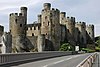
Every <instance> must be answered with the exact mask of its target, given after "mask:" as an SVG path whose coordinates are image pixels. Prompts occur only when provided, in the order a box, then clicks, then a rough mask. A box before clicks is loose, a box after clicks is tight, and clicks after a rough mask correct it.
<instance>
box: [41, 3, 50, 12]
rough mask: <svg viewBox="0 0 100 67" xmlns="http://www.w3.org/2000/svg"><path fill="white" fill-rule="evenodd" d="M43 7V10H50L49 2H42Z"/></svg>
mask: <svg viewBox="0 0 100 67" xmlns="http://www.w3.org/2000/svg"><path fill="white" fill-rule="evenodd" d="M43 6H44V9H45V10H50V9H51V4H50V3H44V5H43Z"/></svg>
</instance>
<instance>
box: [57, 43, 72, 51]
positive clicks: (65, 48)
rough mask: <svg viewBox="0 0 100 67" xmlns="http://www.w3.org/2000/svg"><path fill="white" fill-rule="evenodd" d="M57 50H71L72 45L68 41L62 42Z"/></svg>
mask: <svg viewBox="0 0 100 67" xmlns="http://www.w3.org/2000/svg"><path fill="white" fill-rule="evenodd" d="M59 50H60V51H72V46H71V45H70V44H69V43H63V44H62V45H61V47H60V49H59Z"/></svg>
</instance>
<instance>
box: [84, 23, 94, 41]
mask: <svg viewBox="0 0 100 67" xmlns="http://www.w3.org/2000/svg"><path fill="white" fill-rule="evenodd" d="M86 31H87V33H88V35H89V36H90V38H91V39H92V40H93V41H94V25H93V24H89V25H87V26H86Z"/></svg>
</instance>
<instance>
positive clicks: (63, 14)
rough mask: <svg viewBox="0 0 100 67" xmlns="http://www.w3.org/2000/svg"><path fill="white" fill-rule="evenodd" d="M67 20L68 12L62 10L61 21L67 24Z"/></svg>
mask: <svg viewBox="0 0 100 67" xmlns="http://www.w3.org/2000/svg"><path fill="white" fill-rule="evenodd" d="M65 21H66V12H61V13H60V23H61V24H65Z"/></svg>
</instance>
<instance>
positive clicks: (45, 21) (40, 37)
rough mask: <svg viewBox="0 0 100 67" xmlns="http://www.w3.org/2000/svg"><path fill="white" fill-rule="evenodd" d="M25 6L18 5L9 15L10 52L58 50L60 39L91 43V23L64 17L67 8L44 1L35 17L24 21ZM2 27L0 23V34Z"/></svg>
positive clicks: (78, 43) (89, 44) (77, 42)
mask: <svg viewBox="0 0 100 67" xmlns="http://www.w3.org/2000/svg"><path fill="white" fill-rule="evenodd" d="M27 10H28V9H27V7H21V9H20V13H11V14H10V15H9V31H10V34H11V36H12V50H13V52H30V51H39V52H41V51H54V50H55V51H57V50H59V48H60V46H61V43H62V42H66V43H70V44H71V45H72V46H73V47H74V48H75V46H79V47H80V48H85V47H91V48H93V47H94V25H86V23H85V22H76V21H75V17H67V16H66V12H60V10H59V9H55V8H51V4H50V3H44V5H43V9H42V11H41V14H39V15H38V16H37V18H38V20H37V21H35V22H34V23H33V24H27ZM2 31H3V29H2V27H1V26H0V34H1V35H2V34H3V33H2Z"/></svg>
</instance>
